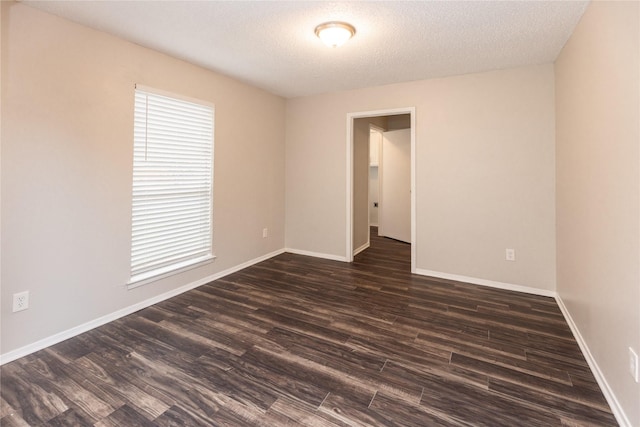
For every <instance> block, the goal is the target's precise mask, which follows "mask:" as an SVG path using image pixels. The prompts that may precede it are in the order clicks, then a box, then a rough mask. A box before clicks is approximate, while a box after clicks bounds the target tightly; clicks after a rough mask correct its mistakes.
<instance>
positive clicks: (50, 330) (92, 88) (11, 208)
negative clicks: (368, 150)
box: [0, 2, 285, 353]
mask: <svg viewBox="0 0 640 427" xmlns="http://www.w3.org/2000/svg"><path fill="white" fill-rule="evenodd" d="M2 7H3V11H2V32H3V37H2V64H3V73H2V98H1V101H2V135H1V136H2V169H1V171H2V176H1V182H2V211H1V215H2V229H1V233H2V248H1V250H2V278H1V279H2V331H1V333H2V340H1V344H2V348H1V350H0V351H1V352H2V353H6V352H9V351H11V350H14V349H16V348H19V347H21V346H24V345H26V344H29V343H33V342H34V341H36V340H38V339H42V338H45V337H49V336H51V335H52V334H55V333H58V332H61V331H64V330H66V329H68V328H71V327H75V326H78V325H80V324H82V323H84V322H88V321H91V320H93V319H95V318H97V317H99V316H103V315H106V314H109V313H113V312H115V311H117V310H120V309H123V308H125V307H128V306H130V305H132V304H135V303H138V302H140V301H143V300H146V299H149V298H151V297H154V296H156V295H159V294H162V293H164V292H168V291H170V290H172V289H175V288H178V287H180V286H182V285H185V284H188V283H191V282H194V281H196V280H199V279H202V278H205V277H208V276H210V275H212V274H215V273H216V272H219V271H223V270H226V269H229V268H232V267H234V266H237V265H239V264H241V263H243V262H246V261H249V260H252V259H255V258H257V257H260V256H262V255H265V254H268V253H271V252H273V251H276V250H279V249H282V248H283V247H284V119H285V117H284V113H285V101H284V99H282V98H279V97H276V96H274V95H271V94H268V93H266V92H264V91H261V90H258V89H256V88H253V87H250V86H247V85H244V84H241V83H239V82H237V81H235V80H233V79H230V78H227V77H223V76H220V75H217V74H215V73H212V72H210V71H206V70H204V69H202V68H199V67H196V66H193V65H190V64H188V63H185V62H182V61H179V60H177V59H174V58H171V57H168V56H165V55H162V54H159V53H157V52H155V51H152V50H149V49H145V48H142V47H140V46H137V45H134V44H131V43H127V42H125V41H122V40H120V39H117V38H115V37H112V36H109V35H107V34H105V33H101V32H98V31H94V30H91V29H88V28H86V27H82V26H80V25H76V24H73V23H71V22H69V21H66V20H63V19H59V18H57V17H54V16H52V15H48V14H46V13H43V12H40V11H38V10H35V9H33V8H30V7H27V6H24V5H20V4H10V3H7V2H2ZM135 83H140V84H144V85H146V86H150V87H154V88H159V89H163V90H166V91H170V92H174V93H178V94H182V95H185V96H189V97H194V98H200V99H203V100H206V101H210V102H212V103H214V104H215V107H216V117H215V119H216V122H215V183H214V204H215V206H214V227H215V229H214V246H215V253H216V255H217V259H216V260H215V262H213V263H212V264H210V265H208V266H205V267H201V268H198V269H195V270H191V271H189V272H186V273H183V274H180V275H176V276H173V277H171V278H167V279H164V280H162V281H159V282H156V283H155V284H150V285H146V286H142V287H140V288H136V289H134V290H131V291H127V290H126V288H125V283H126V282H127V280H128V273H129V254H130V226H131V224H130V216H131V202H130V195H131V176H132V153H133V151H132V150H133V148H132V141H133V94H134V92H133V90H134V84H135ZM248 123H250V126H248V125H247V124H248ZM264 227H268V228H269V237H268V238H266V239H263V238H262V229H263V228H264ZM23 290H29V291H30V294H31V295H30V297H31V301H30V308H29V309H28V310H27V311H23V312H19V313H11V295H12V294H13V293H15V292H19V291H23Z"/></svg>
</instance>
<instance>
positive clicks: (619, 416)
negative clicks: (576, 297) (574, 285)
mask: <svg viewBox="0 0 640 427" xmlns="http://www.w3.org/2000/svg"><path fill="white" fill-rule="evenodd" d="M556 302H557V303H558V307H560V311H562V315H563V316H564V319H565V320H566V321H567V323H568V324H569V328H571V332H572V333H573V337H574V338H575V339H576V341H577V342H578V346H580V350H581V351H582V355H583V356H584V358H585V359H586V360H587V364H588V365H589V368H590V369H591V372H592V373H593V376H594V377H595V378H596V381H597V382H598V385H599V386H600V390H602V394H604V397H605V399H607V403H608V404H609V406H610V407H611V412H613V415H614V416H615V417H616V421H618V424H620V427H631V421H629V418H627V415H626V414H625V412H624V409H622V406H621V405H620V402H618V399H616V396H615V394H614V393H613V390H611V387H610V386H609V383H608V382H607V380H606V378H605V376H604V374H603V373H602V371H601V370H600V367H599V366H598V363H597V362H596V360H595V359H594V357H593V355H592V354H591V350H589V346H588V345H587V342H586V341H585V340H584V338H582V334H581V333H580V330H579V329H578V326H577V325H576V323H575V322H574V321H573V318H572V317H571V313H570V312H569V310H568V309H567V306H566V305H564V301H562V298H561V297H560V295H558V294H556Z"/></svg>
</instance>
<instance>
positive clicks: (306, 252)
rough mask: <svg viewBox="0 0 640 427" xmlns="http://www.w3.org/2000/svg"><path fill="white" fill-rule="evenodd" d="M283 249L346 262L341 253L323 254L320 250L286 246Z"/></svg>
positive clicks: (298, 253)
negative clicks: (314, 250) (313, 250)
mask: <svg viewBox="0 0 640 427" xmlns="http://www.w3.org/2000/svg"><path fill="white" fill-rule="evenodd" d="M284 251H285V252H288V253H290V254H296V255H304V256H312V257H314V258H324V259H330V260H332V261H342V262H348V261H347V258H345V257H343V256H342V255H333V254H323V253H321V252H312V251H304V250H302V249H293V248H286V249H285V250H284Z"/></svg>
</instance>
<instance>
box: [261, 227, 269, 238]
mask: <svg viewBox="0 0 640 427" xmlns="http://www.w3.org/2000/svg"><path fill="white" fill-rule="evenodd" d="M262 237H263V238H266V237H269V229H268V228H263V229H262Z"/></svg>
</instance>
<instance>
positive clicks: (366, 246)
mask: <svg viewBox="0 0 640 427" xmlns="http://www.w3.org/2000/svg"><path fill="white" fill-rule="evenodd" d="M369 246H371V243H370V242H369V241H368V239H367V243H365V244H364V245H362V246H360V247H359V248H358V249H356V250H355V251H353V256H356V255H358V254H359V253H360V252H362V251H364V250H365V249H367V248H369Z"/></svg>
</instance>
